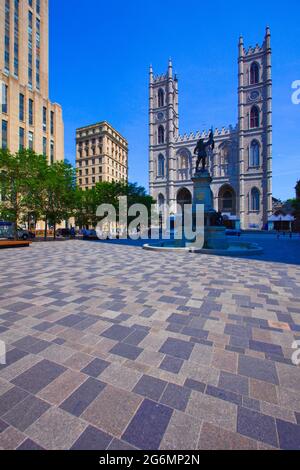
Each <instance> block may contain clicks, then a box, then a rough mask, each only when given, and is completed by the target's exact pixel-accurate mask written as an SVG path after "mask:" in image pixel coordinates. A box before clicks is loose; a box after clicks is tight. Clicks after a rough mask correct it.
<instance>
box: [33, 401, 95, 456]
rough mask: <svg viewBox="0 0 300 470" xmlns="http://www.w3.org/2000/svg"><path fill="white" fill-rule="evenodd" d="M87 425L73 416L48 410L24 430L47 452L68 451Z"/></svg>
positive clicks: (55, 410) (57, 410)
mask: <svg viewBox="0 0 300 470" xmlns="http://www.w3.org/2000/svg"><path fill="white" fill-rule="evenodd" d="M86 427H87V425H86V424H85V423H84V422H83V421H80V420H78V419H77V418H76V417H75V416H72V415H70V414H69V413H67V412H65V411H63V410H61V409H60V408H50V409H49V410H48V411H47V412H46V413H44V414H43V415H42V416H41V417H40V418H39V419H38V420H37V421H36V422H35V423H33V424H32V425H31V426H30V427H29V428H27V430H26V434H27V435H28V436H29V437H30V438H31V439H32V440H33V441H34V442H36V443H37V444H38V445H40V446H41V447H43V448H44V449H47V450H66V449H70V448H71V447H72V445H73V444H74V442H75V441H76V440H77V439H78V438H79V436H80V435H81V434H82V433H83V431H84V430H85V428H86Z"/></svg>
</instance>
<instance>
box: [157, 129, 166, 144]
mask: <svg viewBox="0 0 300 470" xmlns="http://www.w3.org/2000/svg"><path fill="white" fill-rule="evenodd" d="M164 142H165V129H164V127H163V126H159V128H158V143H159V144H164Z"/></svg>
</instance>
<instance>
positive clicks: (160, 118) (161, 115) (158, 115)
mask: <svg viewBox="0 0 300 470" xmlns="http://www.w3.org/2000/svg"><path fill="white" fill-rule="evenodd" d="M163 118H164V113H157V120H158V121H162V120H163Z"/></svg>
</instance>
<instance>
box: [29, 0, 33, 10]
mask: <svg viewBox="0 0 300 470" xmlns="http://www.w3.org/2000/svg"><path fill="white" fill-rule="evenodd" d="M28 5H29V6H30V7H31V8H32V0H28Z"/></svg>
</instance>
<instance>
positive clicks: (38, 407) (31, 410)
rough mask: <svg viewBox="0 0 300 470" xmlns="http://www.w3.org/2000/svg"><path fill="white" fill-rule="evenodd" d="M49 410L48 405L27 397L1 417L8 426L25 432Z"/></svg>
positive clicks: (37, 399)
mask: <svg viewBox="0 0 300 470" xmlns="http://www.w3.org/2000/svg"><path fill="white" fill-rule="evenodd" d="M49 408H50V405H49V403H46V402H45V401H42V400H40V399H39V398H36V397H34V396H32V395H29V396H28V397H27V398H25V400H23V401H21V402H19V403H18V404H17V405H16V406H15V407H13V408H12V409H11V410H10V411H8V413H6V414H5V415H3V416H2V418H3V419H4V420H5V421H6V422H7V423H9V424H10V425H12V426H14V427H15V428H17V429H19V431H25V429H26V428H28V427H29V426H30V425H31V424H32V423H34V422H35V421H36V420H37V419H38V418H39V417H40V416H42V414H44V413H45V412H46V411H47V410H48V409H49Z"/></svg>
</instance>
